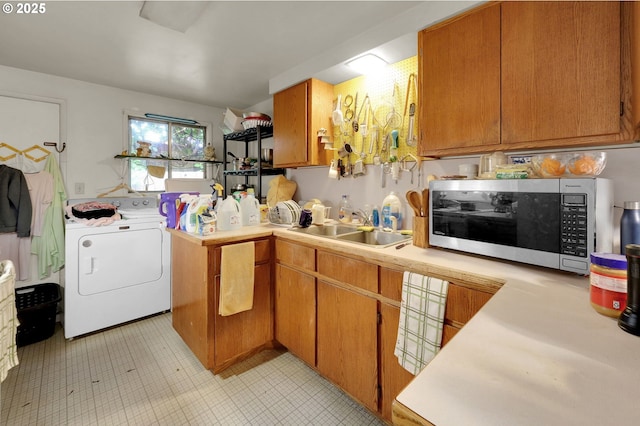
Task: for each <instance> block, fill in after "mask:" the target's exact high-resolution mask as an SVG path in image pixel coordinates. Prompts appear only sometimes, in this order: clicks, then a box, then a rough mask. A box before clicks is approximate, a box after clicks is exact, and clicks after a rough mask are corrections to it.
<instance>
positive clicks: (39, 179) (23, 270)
mask: <svg viewBox="0 0 640 426" xmlns="http://www.w3.org/2000/svg"><path fill="white" fill-rule="evenodd" d="M24 177H25V179H26V180H27V186H28V187H29V195H30V197H31V207H32V215H31V236H32V237H35V236H41V235H42V225H43V223H44V217H45V214H46V211H47V208H48V207H49V206H50V205H51V201H52V200H53V176H51V173H49V172H46V171H44V170H42V171H41V172H37V173H25V174H24ZM12 236H13V237H14V238H15V239H16V240H17V241H18V244H19V247H18V250H17V252H14V251H13V250H12V248H13V244H11V243H14V242H13V241H8V240H7V239H5V243H6V244H7V250H9V251H10V255H9V256H5V257H2V256H0V259H10V260H12V261H13V264H14V266H15V268H16V276H17V279H18V281H25V280H30V279H31V238H18V237H17V235H16V234H7V238H11V237H12ZM3 237H4V235H0V241H2V239H3ZM1 251H2V250H0V252H1Z"/></svg>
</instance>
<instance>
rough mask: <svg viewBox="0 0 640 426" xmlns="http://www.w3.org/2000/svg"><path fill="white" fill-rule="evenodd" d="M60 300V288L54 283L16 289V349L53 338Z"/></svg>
mask: <svg viewBox="0 0 640 426" xmlns="http://www.w3.org/2000/svg"><path fill="white" fill-rule="evenodd" d="M60 299H62V296H61V294H60V286H59V285H58V284H54V283H45V284H37V285H33V286H30V287H21V288H17V289H16V308H17V310H18V321H20V325H19V326H18V334H17V336H16V343H17V345H18V347H20V346H26V345H30V344H31V343H36V342H39V341H41V340H45V339H48V338H49V337H51V336H53V333H54V331H55V327H56V313H57V312H58V302H60Z"/></svg>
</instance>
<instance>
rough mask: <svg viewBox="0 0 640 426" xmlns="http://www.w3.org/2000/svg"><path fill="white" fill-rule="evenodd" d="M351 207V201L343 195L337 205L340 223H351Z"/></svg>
mask: <svg viewBox="0 0 640 426" xmlns="http://www.w3.org/2000/svg"><path fill="white" fill-rule="evenodd" d="M352 212H353V208H352V207H351V201H350V200H349V196H348V195H343V196H342V200H340V204H339V205H338V220H339V221H340V222H342V223H351V213H352Z"/></svg>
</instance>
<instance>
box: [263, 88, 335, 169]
mask: <svg viewBox="0 0 640 426" xmlns="http://www.w3.org/2000/svg"><path fill="white" fill-rule="evenodd" d="M332 99H333V86H332V85H331V84H329V83H325V82H324V81H320V80H315V79H311V80H307V81H304V82H302V83H300V84H297V85H295V86H293V87H290V88H288V89H285V90H283V91H281V92H278V93H276V94H275V95H274V96H273V138H274V147H273V162H274V167H298V166H316V165H328V164H329V162H330V161H331V158H333V151H331V150H325V149H324V146H323V145H322V144H321V143H318V139H317V132H318V130H319V129H320V128H325V129H330V128H331V127H330V126H331V121H330V119H331V108H332Z"/></svg>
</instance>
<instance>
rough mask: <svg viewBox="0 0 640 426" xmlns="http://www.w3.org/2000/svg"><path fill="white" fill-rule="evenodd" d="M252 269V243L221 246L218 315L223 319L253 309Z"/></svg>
mask: <svg viewBox="0 0 640 426" xmlns="http://www.w3.org/2000/svg"><path fill="white" fill-rule="evenodd" d="M254 267H255V248H254V242H253V241H249V242H247V243H239V244H230V245H226V246H222V261H221V265H220V304H219V306H218V313H219V314H220V315H222V316H223V317H224V316H227V315H233V314H237V313H238V312H243V311H248V310H250V309H251V308H253V277H254Z"/></svg>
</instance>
